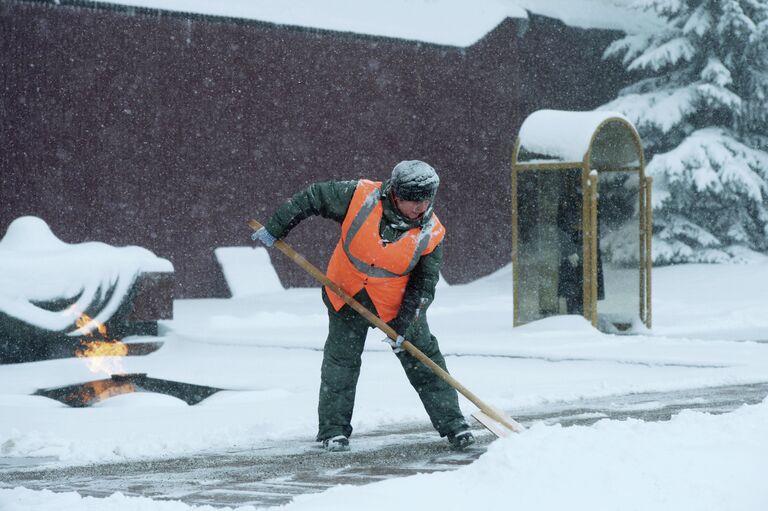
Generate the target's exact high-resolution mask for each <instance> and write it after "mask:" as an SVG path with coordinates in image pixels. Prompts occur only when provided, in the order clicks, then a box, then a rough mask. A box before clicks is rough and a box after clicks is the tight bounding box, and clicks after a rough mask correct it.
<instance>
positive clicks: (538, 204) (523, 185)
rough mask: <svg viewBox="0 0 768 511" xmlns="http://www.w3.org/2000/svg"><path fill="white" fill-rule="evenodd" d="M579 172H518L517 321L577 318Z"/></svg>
mask: <svg viewBox="0 0 768 511" xmlns="http://www.w3.org/2000/svg"><path fill="white" fill-rule="evenodd" d="M581 201H582V199H581V169H573V170H543V171H525V172H519V173H518V180H517V208H518V245H517V262H518V268H517V279H518V282H516V283H515V285H516V286H517V299H518V303H517V304H516V307H517V313H518V316H517V318H518V323H528V322H530V321H535V320H537V319H541V318H545V317H548V316H552V315H556V314H566V313H569V312H570V313H573V314H581V307H582V295H583V293H582V267H581V261H582V250H583V249H582V241H581Z"/></svg>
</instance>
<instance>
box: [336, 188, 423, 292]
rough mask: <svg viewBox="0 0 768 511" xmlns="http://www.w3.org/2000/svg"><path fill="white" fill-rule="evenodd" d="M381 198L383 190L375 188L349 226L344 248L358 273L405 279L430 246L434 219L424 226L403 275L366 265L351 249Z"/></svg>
mask: <svg viewBox="0 0 768 511" xmlns="http://www.w3.org/2000/svg"><path fill="white" fill-rule="evenodd" d="M380 198H381V189H380V188H375V189H374V190H373V191H372V192H371V193H370V194H369V195H368V196H367V197H366V198H365V201H363V205H362V206H361V207H360V210H359V211H358V212H357V214H356V215H355V218H354V219H353V220H352V223H351V224H350V226H349V230H348V231H347V235H346V237H345V239H344V243H343V245H342V246H343V248H344V253H345V254H346V255H347V258H349V262H351V263H352V265H353V266H354V267H355V268H356V269H357V270H358V271H360V272H362V273H365V274H366V275H368V276H369V277H379V278H394V277H404V276H405V275H408V274H409V273H411V271H412V270H413V269H414V268H415V267H416V264H417V263H418V262H419V259H420V258H421V254H422V252H424V250H426V248H427V247H428V246H429V241H430V239H431V237H432V228H433V226H434V222H433V218H432V217H430V219H429V220H428V221H427V223H426V224H424V225H423V226H422V228H421V235H420V236H419V241H418V243H417V245H416V247H415V249H414V251H413V256H412V257H411V262H410V263H408V267H407V268H406V269H405V271H404V272H403V273H393V272H391V271H389V270H387V269H384V268H377V267H376V266H371V265H369V264H366V263H364V262H363V261H361V260H360V259H358V258H357V257H355V256H354V254H352V251H351V250H350V248H349V247H350V246H351V245H352V240H354V239H355V235H356V234H357V233H358V231H359V230H360V228H361V227H362V226H363V224H364V223H365V221H366V219H367V218H368V215H370V214H371V212H372V211H373V209H374V208H375V207H376V204H377V203H378V201H379V199H380Z"/></svg>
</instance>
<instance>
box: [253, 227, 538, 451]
mask: <svg viewBox="0 0 768 511" xmlns="http://www.w3.org/2000/svg"><path fill="white" fill-rule="evenodd" d="M248 225H250V226H251V228H253V229H254V230H259V229H261V228H262V225H261V224H260V223H259V222H257V221H256V220H250V221H249V222H248ZM274 246H275V248H277V249H278V250H280V251H281V252H282V253H283V254H285V255H287V256H288V257H289V258H291V259H292V260H293V262H295V263H296V264H298V265H299V266H301V267H302V268H304V270H306V271H307V273H309V274H310V275H312V276H313V277H314V278H315V279H316V280H317V281H318V282H320V283H321V284H323V285H325V286H328V288H329V289H331V290H332V291H333V292H334V293H336V294H337V295H339V296H340V297H342V298H343V299H344V301H345V302H346V303H347V305H349V306H350V307H352V308H353V309H355V310H356V311H357V312H358V313H360V314H361V315H362V316H363V317H364V318H365V319H367V320H368V321H369V322H370V323H371V324H372V325H373V326H375V327H376V328H378V329H379V330H381V331H382V332H384V333H385V334H386V335H387V337H389V338H390V339H392V340H397V337H398V333H397V332H395V330H394V329H393V328H392V327H390V326H389V325H387V324H386V323H385V322H384V321H383V320H381V318H379V317H378V316H376V315H375V314H373V313H372V312H371V311H369V310H368V309H366V308H365V307H364V306H363V305H362V304H361V303H360V302H358V301H357V300H355V299H354V298H352V297H351V296H349V295H348V294H347V293H345V292H344V291H343V290H342V289H341V288H340V287H339V286H338V285H336V284H335V283H334V282H333V281H331V280H330V279H329V278H328V277H326V276H325V274H324V273H323V272H321V271H320V270H319V269H318V268H317V267H315V266H314V265H313V264H312V263H310V262H309V261H307V260H306V259H305V258H304V257H303V256H302V255H301V254H299V253H298V252H296V250H294V249H293V248H292V247H291V246H290V245H288V244H287V243H286V242H284V241H282V240H277V241H275V244H274ZM402 347H403V349H404V350H405V351H407V352H408V353H409V354H411V355H412V356H413V357H415V358H417V359H418V360H419V361H420V362H422V363H423V364H424V365H426V366H427V367H429V368H430V369H431V370H432V371H433V372H434V373H435V374H436V375H438V376H439V377H440V378H442V379H443V380H445V382H446V383H448V384H449V385H450V386H451V387H453V388H454V389H456V391H458V392H459V393H460V394H461V395H462V396H464V397H466V398H467V399H468V400H470V401H471V402H472V403H474V404H475V406H477V407H478V408H479V410H478V411H476V412H475V413H473V414H472V417H474V418H475V420H477V421H478V422H479V423H480V424H482V425H483V426H484V427H485V428H486V429H488V431H490V432H491V433H493V434H494V435H496V436H497V437H499V438H504V437H507V436H509V435H510V433H513V432H514V433H520V432H521V431H523V429H524V428H523V426H521V425H520V424H519V423H518V422H517V421H515V420H514V419H513V418H511V417H509V416H508V415H506V414H505V413H504V412H502V411H500V410H497V409H496V408H494V407H492V406H489V405H488V404H486V403H485V402H483V401H482V400H481V399H480V398H479V397H477V396H476V395H475V394H473V393H472V392H470V391H469V389H467V388H466V387H465V386H464V385H462V384H461V383H460V382H459V381H458V380H456V378H454V377H453V376H451V375H450V374H449V373H448V372H446V371H444V370H443V368H442V367H440V366H439V365H437V364H436V363H434V362H433V361H432V360H431V359H430V358H429V357H427V356H426V355H425V354H424V353H422V351H421V350H419V349H418V348H417V347H416V346H414V345H413V344H411V342H409V341H408V340H404V341H403V344H402Z"/></svg>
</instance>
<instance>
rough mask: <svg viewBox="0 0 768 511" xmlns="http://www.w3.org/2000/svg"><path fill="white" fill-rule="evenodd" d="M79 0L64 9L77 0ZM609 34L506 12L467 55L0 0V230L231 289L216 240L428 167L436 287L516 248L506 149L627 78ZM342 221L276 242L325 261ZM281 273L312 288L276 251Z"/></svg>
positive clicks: (223, 242) (364, 39)
mask: <svg viewBox="0 0 768 511" xmlns="http://www.w3.org/2000/svg"><path fill="white" fill-rule="evenodd" d="M73 3H74V4H75V5H72V4H73ZM615 38H617V34H616V33H615V32H608V31H598V30H582V29H576V28H570V27H566V26H565V25H563V24H562V23H560V22H558V21H555V20H552V19H548V18H542V17H537V16H531V18H530V19H529V20H527V21H524V20H512V19H507V20H506V21H504V22H502V23H501V24H500V25H499V26H498V27H497V28H496V29H495V30H494V31H492V32H491V33H489V34H488V35H487V36H486V37H485V38H483V39H482V40H481V41H479V42H478V43H476V44H475V45H473V46H472V47H469V48H466V49H461V48H454V47H445V46H438V45H431V44H423V43H416V42H409V41H401V40H395V39H387V38H379V37H370V36H361V35H354V34H348V33H338V32H330V31H320V30H308V29H301V28H295V27H287V26H278V25H272V24H267V23H259V22H244V21H242V20H232V19H215V18H210V17H204V16H186V15H180V14H169V13H162V12H158V11H151V10H136V9H125V8H115V7H108V6H105V5H103V4H102V5H101V6H99V7H97V8H93V7H85V6H82V5H78V4H77V2H66V1H64V2H62V5H52V4H46V3H41V2H28V1H18V0H0V80H1V82H0V83H1V86H2V94H0V119H1V120H2V125H0V235H1V234H2V233H4V232H5V229H6V228H7V226H8V224H9V223H10V222H11V221H12V220H13V219H14V218H17V217H19V216H22V215H35V216H39V217H41V218H42V219H43V220H45V221H46V222H47V223H48V224H49V225H50V226H51V228H52V229H53V232H54V233H55V234H56V235H57V236H59V237H60V238H61V239H63V240H64V241H67V242H70V243H75V242H82V241H89V240H97V241H102V242H105V243H109V244H112V245H117V246H120V245H141V246H145V247H147V248H148V249H150V250H152V251H153V252H155V253H156V254H157V255H159V256H161V257H165V258H168V259H170V260H171V262H172V263H173V265H174V267H175V269H176V277H177V284H176V286H177V288H176V297H177V298H184V297H186V298H191V297H206V296H208V297H210V296H227V295H228V291H227V289H226V284H225V283H224V280H223V276H222V275H221V273H220V271H219V269H218V267H217V265H216V263H215V260H214V254H213V250H214V248H216V247H218V246H236V245H247V244H249V234H250V229H249V228H248V226H247V225H246V221H247V220H248V219H249V218H251V217H254V218H256V219H258V220H261V221H262V222H263V221H266V219H267V218H268V216H269V215H270V214H271V213H272V211H274V209H275V208H276V207H277V206H278V205H279V204H280V202H281V201H282V200H284V199H285V198H287V197H288V196H290V195H291V194H292V193H294V192H295V191H297V190H298V189H300V188H302V187H303V186H305V185H307V184H309V183H311V182H313V181H319V180H329V179H352V178H360V177H366V178H371V179H384V178H386V177H387V176H388V175H389V172H390V170H391V168H392V167H393V166H394V165H395V164H396V163H397V162H398V161H400V160H403V159H414V158H417V159H423V160H425V161H428V162H429V163H431V164H432V165H433V166H435V167H436V168H437V169H438V171H439V172H440V176H441V179H442V183H443V185H442V187H441V189H440V193H439V195H438V201H439V202H438V204H437V205H436V211H437V213H438V215H439V216H440V218H441V219H442V221H443V223H444V224H445V225H446V226H447V229H448V237H447V241H446V259H445V267H444V271H443V274H444V276H445V277H446V279H447V281H448V282H449V283H452V284H455V283H463V282H467V281H470V280H473V279H476V278H478V277H480V276H483V275H486V274H488V273H490V272H492V271H494V270H495V269H498V268H500V267H501V266H503V265H505V264H507V263H508V262H509V261H510V247H511V241H510V184H509V180H510V177H509V160H510V156H511V152H512V147H513V144H514V140H515V137H516V134H517V130H518V128H519V126H520V124H521V123H522V121H523V120H524V119H525V117H526V115H528V114H529V113H530V112H532V111H534V110H537V109H539V108H556V109H564V110H586V109H592V108H594V107H596V106H598V105H599V104H601V103H603V102H606V101H608V100H609V99H612V98H613V97H614V96H615V95H616V92H617V90H618V88H619V87H620V86H621V85H622V82H623V81H624V80H625V79H626V78H625V77H624V75H623V74H622V70H621V69H620V67H619V66H616V65H614V64H611V63H607V62H603V61H602V60H601V58H600V57H601V54H602V51H603V49H604V48H605V47H606V46H607V45H608V44H609V43H610V42H611V41H612V40H613V39H615ZM337 236H338V229H337V228H336V226H335V224H333V223H332V222H330V221H327V220H323V219H311V220H307V221H306V222H305V223H304V224H302V225H301V226H299V227H298V228H297V229H296V230H295V231H294V232H293V233H291V235H290V236H289V238H288V241H289V242H290V243H292V244H293V245H294V247H295V248H296V249H297V250H299V251H300V252H302V253H304V254H305V255H306V256H307V258H308V259H309V260H310V261H313V262H314V263H315V264H316V265H317V266H320V267H323V268H324V267H325V263H326V261H327V258H328V257H329V256H330V252H331V249H332V247H333V245H334V244H335V242H336V239H337ZM272 256H273V262H274V264H275V267H276V268H277V270H278V273H279V275H280V278H281V279H282V281H283V284H284V285H286V286H311V285H314V282H313V281H312V280H311V278H310V277H309V276H307V275H305V274H304V273H303V272H302V270H300V269H299V268H298V267H295V266H294V264H293V263H292V262H290V261H288V260H287V259H286V258H284V257H282V256H281V254H279V253H275V254H272Z"/></svg>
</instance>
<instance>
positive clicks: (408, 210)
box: [395, 196, 431, 221]
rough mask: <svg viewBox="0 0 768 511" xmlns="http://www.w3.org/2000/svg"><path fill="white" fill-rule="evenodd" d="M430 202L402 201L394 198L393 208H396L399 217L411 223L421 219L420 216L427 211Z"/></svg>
mask: <svg viewBox="0 0 768 511" xmlns="http://www.w3.org/2000/svg"><path fill="white" fill-rule="evenodd" d="M430 202H431V201H430V200H423V201H412V200H402V199H398V198H397V196H395V206H397V209H398V211H400V214H401V215H403V216H404V217H405V218H407V219H408V220H411V221H413V220H418V219H419V218H421V215H423V214H424V212H425V211H426V210H427V209H429V204H430Z"/></svg>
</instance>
